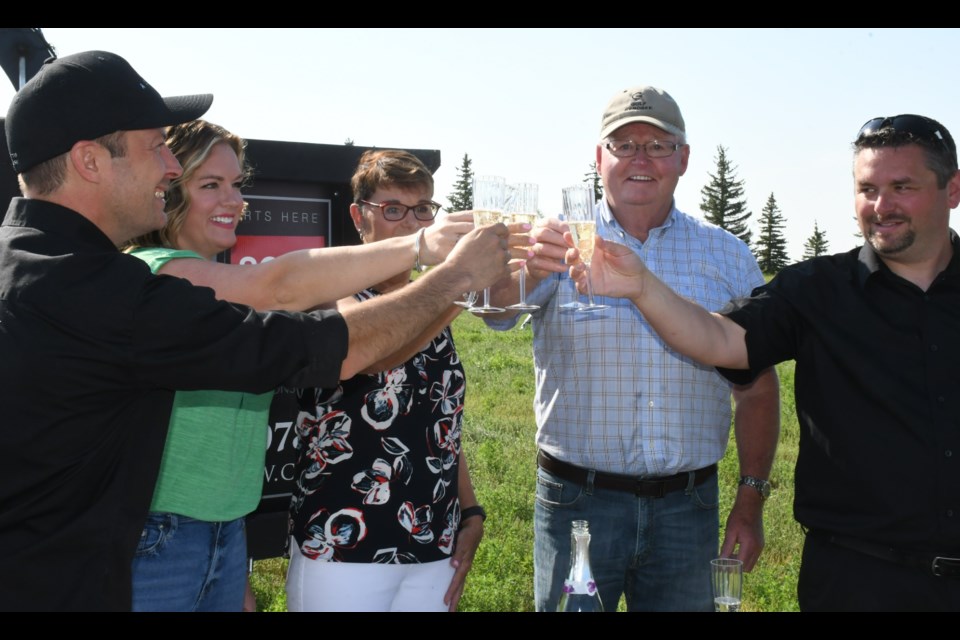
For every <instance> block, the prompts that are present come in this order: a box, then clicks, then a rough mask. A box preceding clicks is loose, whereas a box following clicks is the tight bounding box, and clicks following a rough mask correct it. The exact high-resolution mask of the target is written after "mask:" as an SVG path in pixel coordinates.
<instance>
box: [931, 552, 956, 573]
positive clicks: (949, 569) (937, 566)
mask: <svg viewBox="0 0 960 640" xmlns="http://www.w3.org/2000/svg"><path fill="white" fill-rule="evenodd" d="M930 570H931V571H932V572H933V575H935V576H938V577H940V578H953V577H956V576H960V558H947V557H945V556H936V557H934V559H933V562H932V563H931V564H930Z"/></svg>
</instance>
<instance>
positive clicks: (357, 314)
mask: <svg viewBox="0 0 960 640" xmlns="http://www.w3.org/2000/svg"><path fill="white" fill-rule="evenodd" d="M508 236H509V231H508V230H507V228H506V227H505V226H504V225H502V224H496V225H493V226H491V227H485V228H482V229H474V230H473V231H471V232H470V233H468V234H467V235H466V236H465V237H464V238H463V240H462V241H461V242H460V243H458V244H457V246H456V247H454V249H453V251H452V252H451V253H450V255H449V256H447V259H446V261H444V262H443V264H441V265H439V266H437V267H435V268H434V269H431V270H430V271H428V272H427V273H425V274H423V275H422V276H420V277H419V278H417V279H416V280H415V281H414V282H412V283H410V284H408V285H407V286H405V287H403V288H401V289H399V290H397V291H394V292H391V293H388V294H386V295H383V296H379V297H377V298H374V299H372V300H368V301H366V302H364V303H363V304H358V305H354V306H352V307H349V308H347V309H344V311H343V319H344V321H345V322H346V323H347V328H348V330H349V332H350V343H349V349H348V352H347V357H346V359H345V360H344V361H343V365H342V366H341V370H340V377H341V379H347V378H352V377H353V376H355V375H356V374H357V373H359V372H361V371H365V370H367V369H368V368H369V367H370V366H371V365H373V364H374V363H376V362H379V361H381V360H383V358H385V357H387V356H389V354H392V353H395V352H396V351H398V350H400V349H402V348H404V346H405V345H408V344H409V343H410V342H412V341H413V340H414V339H415V338H416V337H417V336H418V335H420V334H421V332H423V331H424V329H425V327H428V326H429V325H430V323H431V322H433V321H434V320H436V319H437V317H438V316H440V314H442V313H444V311H445V310H446V309H447V308H448V307H449V305H450V304H451V303H452V302H453V301H454V300H455V299H457V298H458V297H460V295H461V294H462V293H463V292H464V291H475V290H478V289H483V288H484V287H486V286H488V285H490V284H492V283H494V282H496V281H497V280H499V279H500V278H504V277H507V276H508V275H509V273H510V267H509V266H508V263H509V261H510V253H509V251H508V249H507V238H508Z"/></svg>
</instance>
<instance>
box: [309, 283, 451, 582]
mask: <svg viewBox="0 0 960 640" xmlns="http://www.w3.org/2000/svg"><path fill="white" fill-rule="evenodd" d="M376 295H379V294H378V293H377V292H376V291H375V290H373V289H366V290H364V291H362V292H360V293H359V294H357V295H356V298H357V299H358V300H360V301H363V300H368V299H370V298H372V297H374V296H376ZM465 386H466V381H465V378H464V374H463V366H462V365H461V364H460V358H459V357H458V355H457V351H456V348H455V347H454V344H453V337H452V336H451V334H450V328H449V327H447V328H445V329H444V330H443V332H442V333H440V334H439V335H438V336H437V337H435V338H434V339H433V340H432V341H431V342H430V343H429V344H427V345H426V346H425V347H424V348H423V349H422V350H421V351H420V352H419V353H418V354H417V355H415V356H414V357H413V358H411V359H410V360H408V361H407V362H405V363H404V364H402V365H400V366H399V367H396V368H395V369H391V370H389V371H382V372H380V373H377V374H370V375H367V374H360V375H357V376H355V377H353V378H351V379H350V380H344V381H342V382H341V383H340V386H338V387H337V388H335V389H317V390H315V391H314V392H313V393H310V392H309V391H307V392H305V393H304V394H303V399H302V401H301V411H300V414H299V416H298V418H297V425H296V438H295V442H294V446H295V447H296V448H297V465H296V471H295V475H296V489H295V490H294V495H293V500H292V503H291V508H290V534H291V535H292V536H293V538H294V539H295V541H296V544H297V546H298V548H299V550H300V552H301V553H302V554H303V555H304V556H305V557H307V558H311V559H315V560H327V561H331V562H377V563H384V564H390V563H396V564H406V563H416V562H433V561H436V560H442V559H446V558H449V557H450V554H451V553H452V552H453V546H454V539H455V536H456V531H457V528H458V527H459V525H460V502H459V499H458V493H457V490H458V487H457V472H458V463H459V459H460V429H461V423H462V416H463V396H464V390H465Z"/></svg>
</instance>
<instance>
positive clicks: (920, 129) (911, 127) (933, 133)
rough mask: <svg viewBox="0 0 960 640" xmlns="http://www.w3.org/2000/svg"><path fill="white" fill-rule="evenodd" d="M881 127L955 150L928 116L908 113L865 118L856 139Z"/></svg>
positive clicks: (949, 150)
mask: <svg viewBox="0 0 960 640" xmlns="http://www.w3.org/2000/svg"><path fill="white" fill-rule="evenodd" d="M882 129H893V130H894V131H900V132H903V133H909V134H911V135H913V136H916V137H917V138H919V139H921V140H926V141H927V142H932V143H933V144H939V145H941V146H942V147H943V148H944V149H946V150H947V152H948V153H955V152H956V151H955V149H954V148H953V141H952V140H951V141H948V139H947V138H946V137H945V136H944V135H943V131H941V129H942V127H941V125H939V124H937V122H935V121H934V120H931V119H930V118H927V117H924V116H916V115H913V114H909V113H905V114H901V115H899V116H887V117H885V118H871V119H870V120H867V121H866V122H865V123H864V125H863V126H862V127H860V132H859V133H858V134H857V140H860V139H861V138H863V137H864V136H869V135H873V134H874V133H877V132H878V131H880V130H882ZM947 135H949V134H947Z"/></svg>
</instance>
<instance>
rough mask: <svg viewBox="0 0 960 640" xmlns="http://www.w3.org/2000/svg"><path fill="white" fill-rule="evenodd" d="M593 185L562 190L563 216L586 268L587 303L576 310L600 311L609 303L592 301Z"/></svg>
mask: <svg viewBox="0 0 960 640" xmlns="http://www.w3.org/2000/svg"><path fill="white" fill-rule="evenodd" d="M594 204H595V202H594V197H593V187H591V186H590V185H587V184H578V185H574V186H572V187H567V188H565V189H564V190H563V217H564V219H565V220H566V222H567V226H568V227H569V228H570V235H572V236H573V243H574V244H575V245H577V248H578V249H579V250H580V259H581V260H582V261H583V264H584V266H585V267H586V268H587V299H588V300H589V303H588V304H578V305H577V306H575V307H574V308H575V309H576V310H577V311H600V310H602V309H609V308H610V305H606V304H597V303H596V302H594V301H593V286H592V285H591V284H590V260H591V259H592V258H593V238H594V236H595V235H596V234H597V218H596V214H595V213H594V211H593V207H594ZM571 306H572V305H571Z"/></svg>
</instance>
